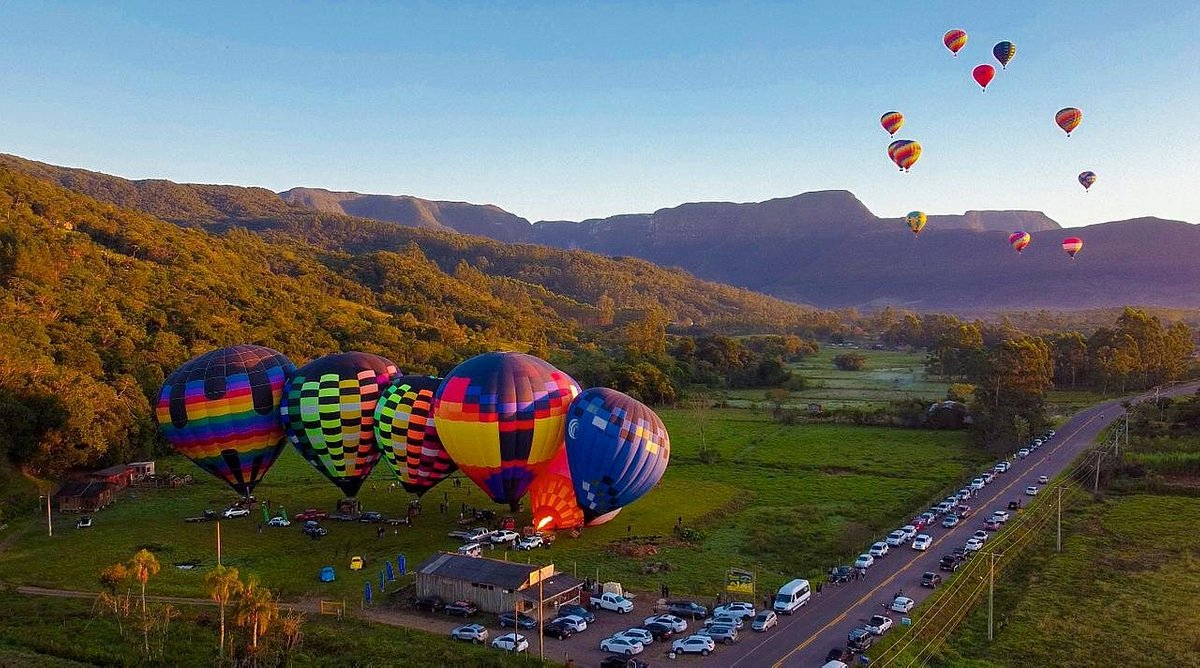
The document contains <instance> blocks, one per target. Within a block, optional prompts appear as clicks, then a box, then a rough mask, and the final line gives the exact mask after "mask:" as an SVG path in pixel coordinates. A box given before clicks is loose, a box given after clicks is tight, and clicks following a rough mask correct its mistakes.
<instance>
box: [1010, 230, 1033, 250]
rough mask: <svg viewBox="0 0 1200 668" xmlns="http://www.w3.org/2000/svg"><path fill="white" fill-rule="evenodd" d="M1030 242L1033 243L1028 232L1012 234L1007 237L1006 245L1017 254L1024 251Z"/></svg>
mask: <svg viewBox="0 0 1200 668" xmlns="http://www.w3.org/2000/svg"><path fill="white" fill-rule="evenodd" d="M1030 241H1033V237H1031V236H1029V233H1028V232H1013V233H1012V234H1010V235H1008V245H1010V246H1012V247H1013V248H1015V249H1016V250H1017V253H1018V254H1020V252H1021V251H1023V250H1025V247H1026V246H1028V245H1029V242H1030Z"/></svg>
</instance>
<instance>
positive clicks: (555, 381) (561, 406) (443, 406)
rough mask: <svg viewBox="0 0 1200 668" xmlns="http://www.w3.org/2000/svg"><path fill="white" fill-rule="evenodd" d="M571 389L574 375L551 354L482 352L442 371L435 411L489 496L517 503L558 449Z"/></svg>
mask: <svg viewBox="0 0 1200 668" xmlns="http://www.w3.org/2000/svg"><path fill="white" fill-rule="evenodd" d="M577 394H579V385H578V383H576V382H575V381H574V380H573V379H572V378H571V377H570V376H568V375H567V374H566V373H563V372H562V371H559V370H558V369H556V368H554V367H553V366H552V365H551V364H550V363H549V362H546V361H544V360H541V359H538V358H536V357H533V356H532V355H525V354H522V353H485V354H483V355H477V356H475V357H472V358H471V359H469V360H467V361H465V362H463V363H462V364H459V365H458V366H457V367H455V368H454V369H453V370H452V371H451V372H450V373H449V374H447V375H446V380H445V381H443V382H442V386H441V387H440V388H438V391H437V396H436V398H435V399H434V403H433V414H434V418H435V419H436V420H437V428H438V435H439V436H441V439H442V445H444V446H445V448H446V452H448V453H449V454H450V458H451V459H453V460H454V463H456V464H458V467H459V468H460V469H462V470H463V473H466V474H467V477H469V478H471V480H473V481H474V482H475V484H476V485H478V486H479V488H480V489H482V490H483V491H484V492H485V493H486V494H487V495H488V496H489V497H491V499H492V500H493V501H495V502H497V503H507V504H509V505H510V506H512V507H514V508H515V507H516V505H517V502H518V501H520V499H521V497H522V496H524V495H525V492H526V490H528V488H529V484H530V483H531V482H533V477H534V475H535V474H536V471H537V466H538V465H540V464H544V463H546V462H548V461H550V460H551V459H553V458H554V456H555V455H556V454H557V453H558V449H559V447H560V446H561V445H562V442H563V427H564V424H565V422H566V414H567V406H568V405H569V404H570V403H571V400H572V399H574V398H575V396H576V395H577Z"/></svg>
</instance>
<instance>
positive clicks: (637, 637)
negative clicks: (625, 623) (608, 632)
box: [613, 628, 654, 646]
mask: <svg viewBox="0 0 1200 668" xmlns="http://www.w3.org/2000/svg"><path fill="white" fill-rule="evenodd" d="M613 635H614V637H616V636H621V637H622V638H628V639H630V640H632V641H634V642H640V643H642V645H643V646H645V645H649V644H650V643H652V642H654V634H653V633H651V632H649V631H647V630H646V629H639V628H632V629H625V630H624V631H621V632H620V633H616V634H613Z"/></svg>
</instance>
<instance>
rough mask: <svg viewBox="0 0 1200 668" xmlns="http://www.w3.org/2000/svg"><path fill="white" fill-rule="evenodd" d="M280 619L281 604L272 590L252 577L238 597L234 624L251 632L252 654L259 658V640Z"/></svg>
mask: <svg viewBox="0 0 1200 668" xmlns="http://www.w3.org/2000/svg"><path fill="white" fill-rule="evenodd" d="M278 618H279V604H277V603H276V602H275V597H274V596H273V595H272V594H271V590H269V589H267V588H266V587H263V586H262V585H261V584H260V583H259V581H258V578H257V577H253V576H251V578H250V579H249V580H248V581H247V582H246V585H245V586H244V587H243V588H242V591H241V593H240V594H239V595H238V603H237V612H236V615H235V616H234V623H236V624H237V625H238V626H240V627H243V628H245V629H247V630H248V631H249V632H250V653H251V654H253V655H255V657H256V658H257V654H258V639H259V638H260V637H262V636H263V635H264V634H265V633H266V632H267V630H268V629H270V628H271V624H272V623H273V622H274V621H275V620H276V619H278Z"/></svg>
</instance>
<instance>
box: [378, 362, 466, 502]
mask: <svg viewBox="0 0 1200 668" xmlns="http://www.w3.org/2000/svg"><path fill="white" fill-rule="evenodd" d="M441 384H442V379H441V378H434V377H432V376H400V377H399V378H397V379H395V380H393V381H392V384H391V385H389V386H387V388H385V389H384V390H383V394H382V396H380V398H379V403H378V404H377V405H376V406H375V441H376V442H377V443H378V444H379V450H380V451H381V452H382V453H383V460H384V461H385V462H387V465H388V466H389V467H390V468H391V469H392V472H393V473H395V474H396V477H397V478H399V479H400V485H401V486H403V487H404V489H405V490H407V491H409V492H411V493H413V494H416V495H417V496H418V497H419V496H421V495H422V494H424V493H425V492H428V491H429V488H430V487H433V486H434V485H436V484H437V483H439V482H441V481H442V480H443V479H445V478H446V477H447V476H449V475H450V474H451V473H454V471H455V469H457V468H458V467H457V466H455V465H454V462H453V461H452V460H451V459H450V455H448V454H446V448H444V447H442V441H441V439H439V438H438V433H437V427H436V425H435V423H434V419H433V397H434V395H435V394H437V388H438V386H439V385H441Z"/></svg>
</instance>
